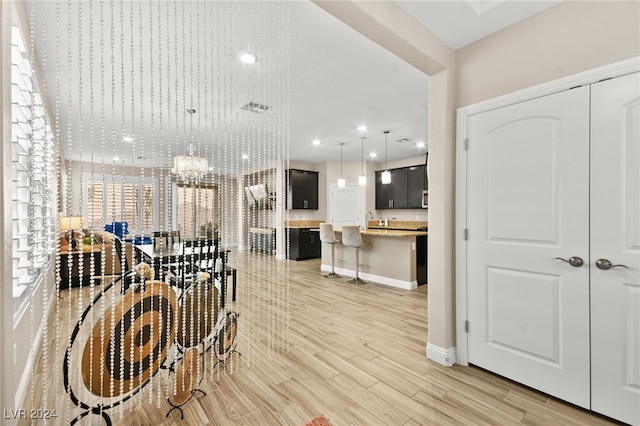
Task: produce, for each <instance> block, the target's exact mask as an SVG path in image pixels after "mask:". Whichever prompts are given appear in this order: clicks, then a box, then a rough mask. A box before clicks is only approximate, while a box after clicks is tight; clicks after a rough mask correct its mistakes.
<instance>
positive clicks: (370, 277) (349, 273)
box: [320, 261, 418, 290]
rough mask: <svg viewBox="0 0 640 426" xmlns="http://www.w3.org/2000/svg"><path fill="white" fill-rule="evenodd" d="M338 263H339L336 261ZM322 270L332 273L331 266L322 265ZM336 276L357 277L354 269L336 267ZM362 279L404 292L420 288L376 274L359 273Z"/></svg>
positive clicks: (414, 282)
mask: <svg viewBox="0 0 640 426" xmlns="http://www.w3.org/2000/svg"><path fill="white" fill-rule="evenodd" d="M336 263H338V262H337V261H336ZM320 270H321V271H323V272H331V265H325V264H324V263H323V264H321V265H320ZM335 271H336V274H340V275H344V276H345V278H348V277H354V276H355V275H356V271H354V270H352V269H346V268H339V267H337V266H336V268H335ZM359 276H360V278H362V279H363V280H365V281H371V282H374V283H376V284H383V285H388V286H389V287H396V288H401V289H403V290H415V289H416V288H418V282H417V281H403V280H397V279H395V278H389V277H383V276H380V275H375V274H368V273H366V272H362V271H360V272H359Z"/></svg>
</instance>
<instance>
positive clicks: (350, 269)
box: [320, 228, 428, 290]
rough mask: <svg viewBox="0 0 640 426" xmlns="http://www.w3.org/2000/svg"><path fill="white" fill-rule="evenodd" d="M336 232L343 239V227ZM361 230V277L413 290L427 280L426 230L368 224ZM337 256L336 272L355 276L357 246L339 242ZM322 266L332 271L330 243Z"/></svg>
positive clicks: (339, 238) (336, 250)
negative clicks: (369, 225) (367, 227)
mask: <svg viewBox="0 0 640 426" xmlns="http://www.w3.org/2000/svg"><path fill="white" fill-rule="evenodd" d="M335 233H336V238H337V239H338V240H342V233H341V229H340V228H335ZM360 233H361V234H362V243H363V247H361V248H360V278H362V279H363V280H365V281H371V282H375V283H379V284H385V285H388V286H392V287H398V288H402V289H405V290H414V289H416V288H417V287H418V285H419V284H425V283H426V262H427V252H426V247H427V235H428V232H427V231H416V230H398V229H387V228H382V229H380V228H376V229H373V228H369V229H366V230H365V229H362V230H361V231H360ZM335 259H336V261H335V270H336V273H338V274H340V275H343V276H344V278H345V279H347V278H348V277H354V276H355V270H356V265H355V261H356V250H355V248H353V247H346V246H343V245H342V244H336V247H335ZM320 268H321V270H322V271H327V272H330V271H331V245H329V244H322V265H321V266H320ZM421 268H423V269H421ZM419 277H420V279H419Z"/></svg>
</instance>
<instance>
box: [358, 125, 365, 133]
mask: <svg viewBox="0 0 640 426" xmlns="http://www.w3.org/2000/svg"><path fill="white" fill-rule="evenodd" d="M358 130H359V131H361V132H364V131H366V130H367V126H365V125H364V124H361V125H359V126H358Z"/></svg>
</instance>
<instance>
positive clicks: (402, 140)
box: [396, 138, 411, 143]
mask: <svg viewBox="0 0 640 426" xmlns="http://www.w3.org/2000/svg"><path fill="white" fill-rule="evenodd" d="M410 140H411V139H407V138H400V139H396V142H398V143H406V142H409V141H410Z"/></svg>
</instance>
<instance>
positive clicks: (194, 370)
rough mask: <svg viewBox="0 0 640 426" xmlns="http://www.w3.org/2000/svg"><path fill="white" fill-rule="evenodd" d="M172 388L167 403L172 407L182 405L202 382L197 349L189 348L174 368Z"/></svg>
mask: <svg viewBox="0 0 640 426" xmlns="http://www.w3.org/2000/svg"><path fill="white" fill-rule="evenodd" d="M174 377H175V380H174V382H173V384H174V386H173V387H172V390H170V391H169V392H170V395H171V396H170V397H169V402H171V404H172V405H173V406H176V407H179V406H181V405H184V404H186V403H187V401H189V399H191V397H192V396H193V391H194V389H195V388H196V387H197V386H198V384H199V383H200V381H201V380H202V374H200V357H199V356H198V348H197V347H194V348H189V349H187V351H186V352H185V354H184V357H183V358H182V361H181V362H180V364H179V365H178V367H177V368H176V372H175V376H174Z"/></svg>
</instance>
